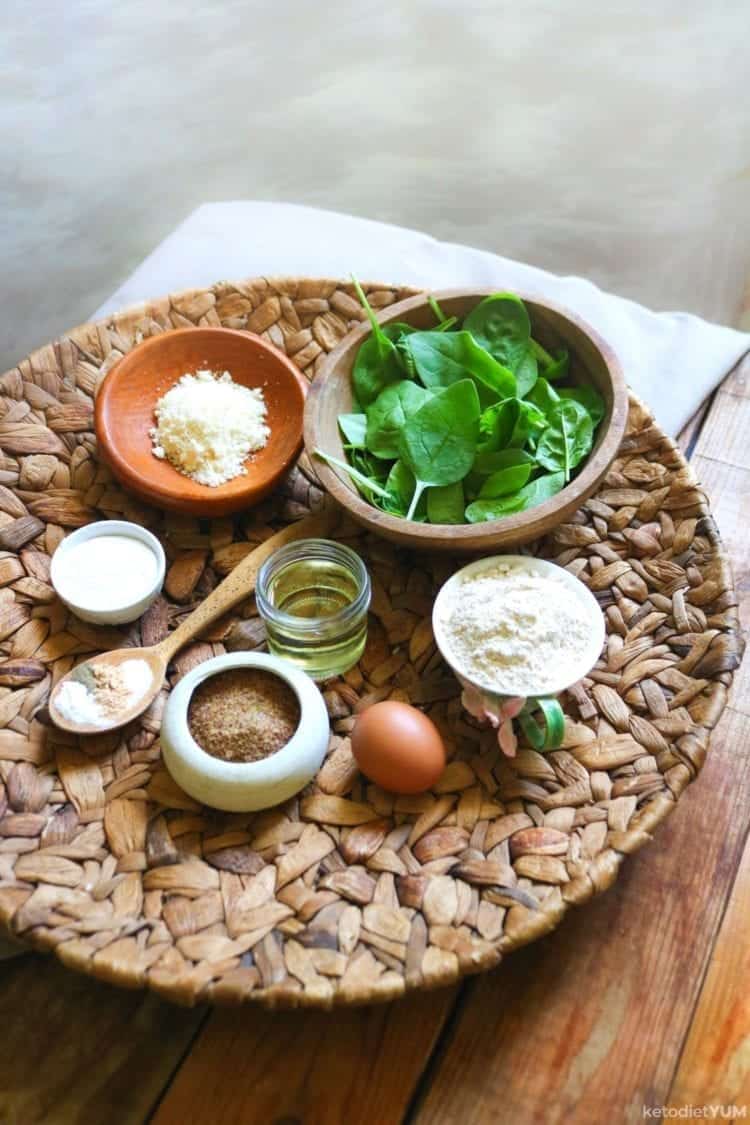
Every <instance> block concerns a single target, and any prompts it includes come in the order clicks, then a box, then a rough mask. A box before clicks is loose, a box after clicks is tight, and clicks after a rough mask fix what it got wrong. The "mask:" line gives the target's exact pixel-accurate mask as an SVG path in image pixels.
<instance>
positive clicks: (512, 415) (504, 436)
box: [479, 398, 518, 453]
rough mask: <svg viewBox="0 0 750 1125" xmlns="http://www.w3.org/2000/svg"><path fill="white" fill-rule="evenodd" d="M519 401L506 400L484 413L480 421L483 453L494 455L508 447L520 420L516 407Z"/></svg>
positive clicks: (513, 399)
mask: <svg viewBox="0 0 750 1125" xmlns="http://www.w3.org/2000/svg"><path fill="white" fill-rule="evenodd" d="M517 401H518V400H517V399H515V398H506V399H503V401H502V402H497V403H495V405H494V406H488V407H487V408H486V409H485V410H483V411H482V414H481V417H480V419H479V434H480V437H479V448H480V449H481V450H482V451H483V452H485V453H493V452H495V451H496V450H498V449H505V447H506V446H507V445H508V443H509V442H510V437H511V434H512V433H513V427H514V426H515V424H516V421H517V419H518V409H517V407H516V405H515V404H516V402H517Z"/></svg>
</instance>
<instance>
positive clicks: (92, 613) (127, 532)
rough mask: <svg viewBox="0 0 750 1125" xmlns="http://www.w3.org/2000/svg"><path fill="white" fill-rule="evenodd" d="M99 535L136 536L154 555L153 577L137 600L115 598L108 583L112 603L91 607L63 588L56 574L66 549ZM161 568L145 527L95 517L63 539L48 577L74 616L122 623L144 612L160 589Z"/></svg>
mask: <svg viewBox="0 0 750 1125" xmlns="http://www.w3.org/2000/svg"><path fill="white" fill-rule="evenodd" d="M100 535H123V536H128V537H130V538H131V539H138V540H140V542H141V543H145V544H146V546H147V547H148V548H149V549H150V550H151V551H152V553H153V554H154V556H155V558H156V564H157V565H156V578H155V579H154V581H153V583H152V584H151V585H150V586H149V588H148V590H147V591H146V590H144V593H143V596H142V597H140V598H138V600H137V601H132V600H131V601H127V602H124V601H122V600H119V601H118V591H117V585H116V583H114V582H113V586H112V604H111V606H110V607H108V608H107V609H92V608H91V607H90V606H87V605H86V604H85V602H83V601H74V600H73V599H72V598H71V597H70V591H66V589H65V582H64V581H63V580H61V578H60V573H59V572H60V563H61V561H62V559H63V558H64V557H65V555H66V554H67V553H68V551H70V550H71V549H72V548H73V547H75V546H76V545H77V544H79V543H84V542H86V541H87V540H88V539H95V538H97V537H98V536H100ZM165 569H166V560H165V558H164V550H163V548H162V545H161V543H160V542H159V540H158V539H157V538H156V536H155V535H152V534H151V532H150V531H146V529H145V527H141V526H140V525H139V524H137V523H130V522H129V521H128V520H97V522H96V523H89V524H86V526H85V527H79V529H78V531H74V532H72V534H70V535H68V536H67V538H66V539H63V541H62V543H60V545H59V547H58V548H57V550H56V551H55V553H54V555H53V556H52V563H51V565H50V580H51V582H52V585H53V586H54V587H55V590H56V591H57V595H58V597H59V598H60V600H61V601H62V602H64V603H65V605H66V606H67V607H68V609H71V610H72V611H73V613H75V615H76V617H80V618H81V620H82V621H90V622H92V624H94V625H124V624H125V623H126V622H128V621H135V620H137V618H139V617H140V616H141V615H142V614H144V613H145V612H146V610H147V609H148V607H149V606H150V605H151V603H152V601H153V600H154V598H155V597H156V596H157V594H158V593H159V591H160V590H161V588H162V585H163V583H164V572H165Z"/></svg>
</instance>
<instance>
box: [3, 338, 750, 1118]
mask: <svg viewBox="0 0 750 1125" xmlns="http://www.w3.org/2000/svg"><path fill="white" fill-rule="evenodd" d="M748 434H750V359H746V360H745V361H744V362H743V363H741V364H740V365H739V366H738V367H737V368H736V369H735V371H734V372H733V373H732V374H731V376H730V377H729V378H728V380H727V381H726V383H725V384H724V385H723V387H722V388H721V389H720V390H719V391H718V392H717V393H716V395H715V396H714V397H713V400H712V401H711V403H710V404H709V405H708V407H706V408H704V409H703V411H702V412H701V413H700V414H699V415H698V416H696V418H695V419H693V421H692V422H691V423H690V425H689V426H688V427H687V428H686V430H685V431H684V433H683V434H682V435H681V439H680V441H681V445H682V447H683V449H684V450H685V451H686V453H687V454H688V455H689V456H690V458H691V460H692V462H693V464H694V466H695V469H696V471H697V474H698V476H699V478H700V480H701V481H702V483H703V485H704V486H705V488H706V490H707V492H708V494H709V496H710V498H711V501H712V504H713V510H714V513H715V516H716V520H717V523H718V525H719V528H720V530H721V533H722V535H723V539H724V543H725V546H726V548H727V550H728V552H729V554H730V557H731V558H732V561H733V564H734V570H735V580H736V586H737V591H738V595H739V599H740V610H741V614H742V619H743V622H744V624H745V627H747V624H748V621H749V620H750V442H748V436H747V435H748ZM748 718H750V662H749V661H745V663H744V665H743V666H742V667H741V668H740V670H739V671H738V673H737V674H736V677H735V683H734V688H733V692H732V696H731V698H730V705H729V706H728V707H727V709H726V711H725V713H724V715H723V717H722V720H721V723H720V724H719V726H718V728H717V729H716V731H715V732H714V735H713V738H712V741H711V752H710V753H709V755H708V759H707V762H706V766H705V768H704V769H703V771H702V772H701V775H700V778H699V779H698V781H697V782H696V784H695V785H693V786H691V787H690V788H689V790H688V791H687V793H686V794H685V795H684V796H683V797H682V798H681V800H680V802H679V805H678V806H677V807H676V810H675V812H674V814H673V816H672V817H671V818H670V820H669V821H668V822H667V823H666V825H664V826H662V827H661V828H660V829H659V830H658V832H657V834H656V839H655V841H654V843H652V844H650V845H649V846H648V847H647V848H644V849H643V850H642V851H640V852H639V853H638V854H637V855H634V856H632V857H630V858H629V859H628V861H627V863H625V865H624V866H623V868H622V871H621V874H620V876H619V878H618V879H617V881H616V883H615V885H614V887H613V888H612V889H611V890H609V891H608V892H607V893H606V894H604V895H602V896H601V897H599V898H596V899H594V900H593V901H592V902H590V903H589V904H587V905H586V906H584V907H582V908H581V909H580V910H576V911H573V912H571V913H570V914H569V915H568V916H567V917H566V918H565V920H564V922H563V923H562V925H561V926H560V927H559V929H557V930H556V931H555V932H554V933H552V934H550V935H549V936H548V937H546V938H544V939H543V940H541V941H538V942H536V943H535V944H533V945H530V946H527V947H526V948H524V949H522V950H521V951H520V952H517V953H514V954H513V955H512V956H510V957H509V958H507V960H504V961H503V963H502V964H501V965H500V967H499V968H498V969H497V970H495V971H494V972H492V973H489V974H486V975H484V976H481V977H475V978H473V979H471V980H469V981H467V982H465V983H463V984H462V985H460V986H458V987H454V988H451V989H447V990H442V991H437V992H432V993H424V994H421V995H418V996H410V997H408V998H407V999H405V1000H402V1001H398V1002H396V1003H393V1004H390V1005H387V1006H378V1007H373V1008H364V1009H357V1010H344V1009H340V1010H337V1011H335V1012H332V1013H330V1014H328V1013H323V1012H314V1011H300V1012H280V1013H274V1012H264V1011H262V1010H260V1009H257V1008H254V1007H252V1006H249V1007H245V1008H237V1009H222V1010H220V1009H216V1010H212V1009H210V1008H207V1007H202V1008H197V1009H193V1010H186V1009H181V1008H177V1007H174V1006H173V1005H171V1004H169V1003H167V1002H166V1001H163V1000H161V999H159V998H158V997H157V996H155V995H152V994H150V993H143V992H125V991H120V990H118V989H116V988H113V987H110V986H108V985H104V984H100V983H98V982H96V981H94V980H90V979H88V978H84V977H82V976H78V975H76V974H75V973H72V972H68V971H67V970H65V969H64V968H63V967H62V965H60V964H59V963H58V962H57V961H55V960H53V959H52V958H50V957H44V956H40V955H38V954H28V955H25V956H22V957H19V958H17V959H15V960H11V961H6V962H4V963H2V964H0V1010H1V1011H2V1021H3V1046H4V1049H3V1051H2V1053H1V1054H0V1123H2V1125H36V1123H37V1122H40V1123H41V1122H44V1123H45V1125H46V1123H52V1125H68V1123H78V1122H84V1121H85V1122H86V1123H87V1125H99V1122H106V1123H107V1125H131V1123H133V1125H139V1123H141V1122H144V1121H150V1122H153V1123H154V1125H187V1123H191V1125H197V1123H200V1125H203V1123H204V1122H205V1123H210V1125H235V1123H236V1125H255V1123H256V1122H258V1123H263V1125H272V1123H275V1125H295V1123H297V1122H299V1123H304V1125H318V1123H320V1125H338V1123H342V1125H343V1123H346V1125H350V1123H351V1125H398V1123H399V1122H409V1123H410V1125H443V1123H451V1125H452V1123H456V1125H490V1123H491V1125H505V1123H513V1125H532V1123H533V1125H557V1123H563V1122H564V1123H565V1125H571V1123H575V1125H588V1123H591V1125H604V1123H614V1125H617V1123H620V1122H625V1123H630V1122H638V1121H644V1120H648V1119H649V1117H650V1116H654V1115H653V1113H652V1111H653V1109H654V1108H658V1109H659V1110H660V1111H661V1116H664V1117H666V1116H667V1114H668V1111H669V1110H670V1109H671V1110H672V1111H673V1113H674V1114H675V1117H676V1119H678V1120H679V1116H677V1114H676V1112H675V1111H677V1110H679V1109H682V1110H683V1112H682V1115H681V1116H682V1117H683V1118H685V1117H689V1113H688V1110H687V1109H686V1108H685V1107H693V1112H692V1116H693V1117H696V1116H699V1115H698V1114H696V1113H695V1112H694V1110H695V1108H696V1107H701V1108H702V1107H704V1106H708V1107H723V1113H724V1117H725V1118H726V1117H728V1116H729V1113H730V1107H732V1106H734V1107H736V1117H738V1118H740V1119H741V1117H742V1116H743V1115H747V1117H750V988H749V987H748V981H749V980H750V941H749V940H748V931H749V929H750V926H749V925H748V923H750V841H748V826H749V825H750V727H749V726H748ZM663 1107H664V1108H663ZM703 1116H704V1117H708V1112H705V1111H704V1114H703ZM667 1119H668V1118H667ZM717 1119H718V1120H722V1119H723V1118H722V1115H721V1111H720V1112H719V1113H718V1117H717Z"/></svg>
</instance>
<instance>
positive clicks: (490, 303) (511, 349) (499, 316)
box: [464, 293, 531, 372]
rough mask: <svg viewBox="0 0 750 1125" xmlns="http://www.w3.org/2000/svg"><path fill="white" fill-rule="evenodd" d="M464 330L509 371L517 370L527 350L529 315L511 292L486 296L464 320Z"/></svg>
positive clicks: (519, 300) (529, 332)
mask: <svg viewBox="0 0 750 1125" xmlns="http://www.w3.org/2000/svg"><path fill="white" fill-rule="evenodd" d="M464 328H465V330H466V331H467V332H471V334H472V336H473V337H474V339H475V340H476V342H477V343H478V344H479V345H480V346H481V347H483V348H486V350H487V351H488V352H489V353H490V355H493V356H494V357H495V359H496V360H498V362H499V363H502V364H503V365H504V366H505V367H509V368H510V370H511V371H514V372H516V371H517V370H518V368H519V366H520V365H521V363H522V361H523V360H524V358H525V356H526V354H527V352H528V350H529V338H530V335H531V325H530V323H529V314H528V312H527V311H526V306H525V305H524V303H523V301H522V300H521V299H520V297H516V296H515V295H514V294H513V293H493V294H492V295H491V296H489V297H485V298H484V300H483V301H480V302H479V304H478V305H477V306H476V308H473V309H472V310H471V312H470V313H469V314H468V316H466V317H464Z"/></svg>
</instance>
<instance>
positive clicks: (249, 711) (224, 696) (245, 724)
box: [188, 668, 300, 762]
mask: <svg viewBox="0 0 750 1125" xmlns="http://www.w3.org/2000/svg"><path fill="white" fill-rule="evenodd" d="M299 719H300V707H299V701H298V699H297V696H296V695H295V693H294V692H293V691H292V689H291V688H290V687H289V685H288V684H287V683H286V681H285V680H282V679H281V677H280V676H275V675H274V674H273V673H272V672H265V671H263V669H261V668H232V669H230V670H229V671H226V672H219V673H218V674H217V675H215V676H209V677H208V679H207V680H204V681H203V683H202V684H199V685H198V687H197V688H196V689H195V691H194V692H193V695H192V698H191V700H190V705H189V707H188V726H189V728H190V733H191V734H192V736H193V738H194V739H195V741H196V742H197V743H198V745H199V746H200V747H201V749H202V750H205V752H206V753H207V754H211V755H212V757H214V758H221V759H222V760H223V761H225V762H258V761H260V760H261V759H262V758H269V757H270V756H271V755H272V754H275V753H276V752H277V750H280V749H281V748H282V746H285V745H286V743H287V742H288V741H289V740H290V738H291V737H292V735H293V734H294V732H295V731H296V729H297V727H298V725H299Z"/></svg>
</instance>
